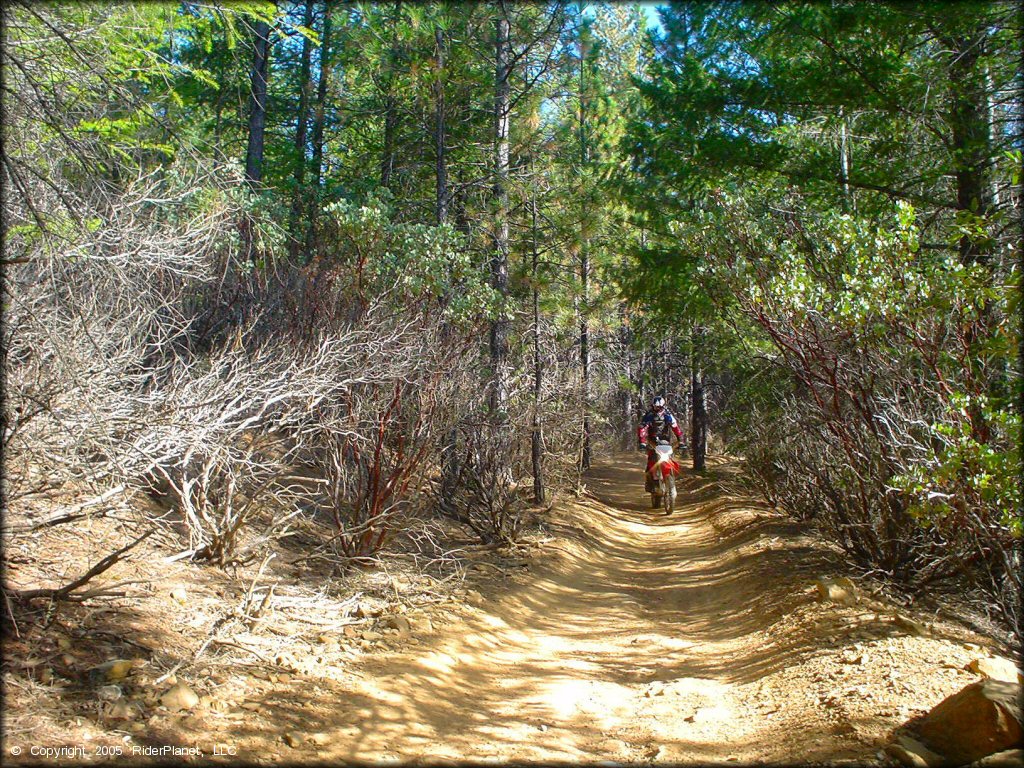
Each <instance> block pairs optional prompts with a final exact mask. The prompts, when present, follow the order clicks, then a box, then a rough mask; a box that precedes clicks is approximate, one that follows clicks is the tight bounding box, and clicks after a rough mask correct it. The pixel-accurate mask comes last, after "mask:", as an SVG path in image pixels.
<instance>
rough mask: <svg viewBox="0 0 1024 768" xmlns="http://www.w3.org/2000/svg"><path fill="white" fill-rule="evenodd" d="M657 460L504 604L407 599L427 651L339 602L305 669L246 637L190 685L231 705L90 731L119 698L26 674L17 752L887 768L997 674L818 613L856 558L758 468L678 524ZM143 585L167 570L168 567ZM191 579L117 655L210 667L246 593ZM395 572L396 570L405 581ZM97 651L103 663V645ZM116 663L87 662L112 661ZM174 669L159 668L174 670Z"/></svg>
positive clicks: (573, 504) (512, 571)
mask: <svg viewBox="0 0 1024 768" xmlns="http://www.w3.org/2000/svg"><path fill="white" fill-rule="evenodd" d="M641 461H642V457H640V456H639V455H636V454H630V455H620V456H617V457H611V458H610V459H608V460H605V461H603V462H602V463H600V464H599V465H598V466H597V467H596V468H595V469H594V470H593V471H592V472H590V473H589V475H588V478H587V487H588V493H587V495H586V496H585V497H584V498H583V499H581V500H579V501H567V502H563V503H560V504H558V505H557V506H556V507H555V509H553V510H552V511H551V513H550V515H545V520H544V524H543V527H544V528H545V529H546V534H545V535H544V536H542V537H538V536H531V538H532V541H531V542H529V543H528V546H527V547H525V548H522V549H520V550H518V551H516V552H514V553H505V554H504V555H501V554H499V553H494V554H488V553H478V554H482V555H483V559H482V561H479V560H478V561H477V567H476V568H474V569H471V570H470V572H469V577H468V579H467V581H468V582H469V583H468V584H467V586H471V587H472V588H473V589H474V590H479V593H482V596H481V594H477V593H474V592H471V593H469V595H453V594H451V591H450V589H449V590H448V591H447V592H444V593H441V592H438V593H436V594H434V602H429V603H424V602H422V601H421V602H420V603H417V602H416V601H415V600H411V599H409V598H407V597H406V596H405V595H402V594H400V587H399V586H397V584H398V582H397V581H390V584H391V586H390V588H389V589H390V591H391V592H392V593H393V594H392V598H393V599H392V600H391V601H390V602H389V603H388V606H389V607H388V608H387V609H386V610H387V611H389V612H390V611H393V610H394V611H400V610H406V611H407V613H406V617H407V618H408V619H410V620H411V621H412V632H411V635H408V636H406V635H401V636H398V635H396V633H395V632H394V631H391V633H390V634H386V632H387V630H385V629H384V627H385V625H386V619H385V617H382V618H380V619H373V618H362V619H359V620H358V621H357V623H355V624H352V623H350V622H349V621H346V616H345V614H344V613H341V614H339V613H338V609H337V607H335V608H331V607H330V605H329V604H328V603H323V604H319V603H316V602H310V603H308V604H309V606H310V608H309V611H310V615H309V616H308V617H307V618H308V619H310V620H313V621H314V622H315V623H317V622H318V623H320V624H322V625H326V624H334V625H335V626H336V627H337V626H339V625H338V621H339V620H341V626H342V627H343V629H344V630H345V631H344V632H342V631H340V630H338V629H335V630H332V632H334V634H332V635H331V637H325V636H324V635H320V636H319V637H318V638H307V637H306V636H304V635H303V636H302V637H301V638H300V637H297V636H294V634H295V632H297V630H296V629H295V628H294V626H293V625H287V624H285V625H280V624H279V622H278V623H277V624H276V625H275V622H277V620H276V619H273V618H272V619H268V624H269V625H270V626H268V627H267V628H266V629H267V631H268V632H269V634H268V635H267V636H266V638H265V640H266V641H267V642H271V643H273V642H278V643H284V642H288V643H290V647H291V648H292V650H291V651H290V652H291V653H293V654H297V655H298V656H299V657H301V658H299V659H298V661H299V662H300V663H299V664H298V665H297V667H298V668H291V669H292V674H281V673H282V671H283V670H282V669H280V668H279V667H277V666H274V665H273V664H274V663H276V662H271V661H270V660H267V663H262V664H257V663H255V662H253V661H252V660H251V659H252V655H251V654H250V653H249V652H248V650H247V648H248V646H247V645H245V644H244V643H243V644H241V645H237V646H233V647H232V644H231V642H228V643H227V645H228V646H229V650H236V651H240V652H242V653H243V654H244V656H243V657H242V658H239V659H234V660H230V659H227V658H220V659H218V660H217V661H216V663H209V664H208V665H207V664H205V663H204V662H200V663H198V664H192V665H190V666H188V667H186V668H185V669H183V670H181V675H182V679H183V680H184V681H185V682H187V683H188V685H190V686H192V687H193V688H195V689H196V690H197V691H199V692H200V693H203V694H205V695H204V701H207V700H208V701H209V702H211V703H209V704H201V705H200V706H198V707H195V708H194V709H192V710H191V711H187V712H168V711H167V710H166V709H163V708H159V707H157V706H156V702H155V701H153V700H140V699H139V698H138V697H139V696H145V695H146V694H147V692H148V693H150V694H153V695H154V696H155V693H156V692H157V691H158V690H160V689H158V688H154V684H152V683H150V684H148V685H145V684H142V683H140V684H139V685H138V686H136V687H137V688H138V690H139V692H138V693H132V694H131V696H132V697H133V698H132V701H133V702H135V704H133V706H142V705H143V704H144V705H145V706H144V707H142V709H143V710H144V714H142V715H141V716H140V717H139V718H138V719H137V720H136V721H134V722H131V723H130V724H129V723H126V722H118V721H111V720H105V719H103V718H97V717H96V715H95V714H93V715H89V712H90V711H92V712H93V713H96V712H97V711H98V710H97V709H96V706H97V704H96V696H97V692H96V691H94V690H92V689H91V688H89V687H84V688H82V687H79V688H74V687H72V683H71V682H70V680H71V678H72V677H73V672H68V673H65V674H66V675H67V676H68V680H69V682H66V683H64V684H63V686H61V687H60V688H61V689H64V690H66V693H65V694H63V695H65V696H71V697H72V698H71V699H69V700H68V701H67V702H63V703H62V702H61V699H60V698H59V697H58V687H55V688H54V689H52V690H51V689H50V688H48V687H47V686H46V685H41V684H39V683H35V682H32V681H31V680H28V679H25V678H19V679H17V680H15V678H13V677H10V676H9V678H10V681H11V682H12V683H14V682H16V683H17V685H15V686H14V687H13V688H12V690H13V691H14V693H15V694H17V695H18V696H20V697H21V698H19V699H18V702H19V703H18V704H17V708H18V712H19V713H20V717H19V718H17V719H16V721H15V725H17V727H16V728H13V729H11V728H8V735H9V736H10V735H11V734H14V740H12V741H11V744H10V745H9V746H10V747H11V748H15V747H17V748H21V749H24V750H25V754H26V756H27V755H28V751H27V750H28V749H29V747H30V746H31V745H32V744H33V743H39V744H52V745H64V744H70V745H82V744H93V745H95V744H101V743H106V744H112V745H122V744H123V745H127V746H126V747H125V749H126V750H127V749H129V748H131V747H132V746H133V745H145V746H148V747H152V748H159V747H162V746H163V745H177V746H181V747H196V748H198V749H200V750H202V752H203V756H202V757H201V758H199V759H200V760H207V759H211V758H212V759H214V760H226V761H227V762H237V761H239V760H242V761H245V762H261V763H279V762H288V763H297V762H305V761H322V760H326V761H331V762H340V761H345V760H359V761H374V762H377V761H392V760H400V761H413V760H425V761H431V762H434V761H438V760H444V759H454V760H459V761H482V760H489V759H495V760H500V761H520V760H537V761H543V762H545V763H549V762H552V761H570V762H595V761H615V762H635V761H657V762H672V763H677V762H695V763H701V764H706V763H717V762H722V763H725V764H730V763H731V764H735V763H764V762H779V763H783V764H794V763H801V764H806V763H813V762H826V761H827V762H830V763H841V762H843V761H850V762H852V763H855V764H858V765H862V764H869V763H871V762H879V758H878V757H877V754H878V752H879V749H880V748H881V747H882V746H884V744H886V743H887V741H888V739H889V738H890V735H891V733H892V731H893V729H895V728H896V727H898V726H899V725H901V724H902V723H904V722H905V721H906V720H908V719H909V718H911V717H913V716H915V715H917V714H920V713H923V712H925V711H927V710H928V709H930V708H931V707H932V706H934V705H935V704H936V703H938V702H939V701H940V700H942V699H943V698H945V697H946V696H948V695H950V694H951V693H954V692H956V691H958V690H960V689H961V688H962V687H963V686H964V685H966V684H967V683H969V682H971V681H972V680H973V679H975V678H974V677H973V676H972V675H971V674H970V673H968V672H966V671H964V669H963V668H964V666H965V664H966V663H967V662H969V661H970V660H971V659H972V658H977V657H978V656H979V655H986V653H985V651H984V650H983V649H982V648H981V646H980V645H975V646H971V645H970V644H969V643H968V642H967V641H968V640H971V641H973V642H975V643H979V644H984V643H986V641H985V640H984V639H983V638H980V637H977V636H974V635H971V634H970V633H968V632H966V631H965V630H963V629H961V628H959V627H956V626H951V625H948V624H943V623H941V622H935V623H934V624H933V626H932V629H931V630H930V632H929V633H928V634H927V635H919V634H912V633H911V632H912V629H913V627H912V626H911V632H908V630H907V626H908V625H907V624H906V623H904V624H902V625H901V624H899V623H897V622H895V621H894V620H893V618H892V617H891V616H888V615H886V612H885V611H884V610H883V611H877V610H872V609H869V608H867V607H866V606H865V605H864V604H863V603H862V604H861V605H856V606H841V605H838V604H835V603H820V602H818V601H817V600H816V599H815V594H816V590H815V588H814V579H815V577H817V576H821V575H833V576H838V575H843V574H844V569H843V567H842V559H841V557H839V556H838V554H837V553H836V552H835V551H833V550H830V549H828V548H825V547H823V546H822V545H821V544H820V543H819V542H817V541H816V540H815V539H814V538H813V537H812V536H809V535H808V534H807V532H806V531H804V530H803V529H802V528H801V527H800V526H799V525H797V524H795V523H793V522H792V521H789V520H788V519H787V518H785V517H782V516H780V515H777V514H773V513H771V511H770V510H768V509H766V508H765V507H764V506H763V505H760V504H758V503H756V502H753V501H751V500H750V499H749V498H738V497H733V496H730V495H729V493H727V492H726V491H725V490H723V486H722V483H721V481H722V480H723V479H724V478H726V477H728V476H730V475H732V474H733V473H735V472H736V471H737V470H736V467H735V465H734V464H731V463H728V462H725V461H720V460H712V461H711V462H710V464H709V471H708V472H707V473H706V474H705V475H702V476H698V475H695V474H693V473H691V472H686V473H685V474H684V476H683V477H682V478H681V482H680V483H679V491H680V493H679V500H678V506H677V511H676V512H675V514H673V515H672V516H671V517H666V516H665V515H664V514H663V513H662V512H661V511H660V510H651V509H649V508H648V504H649V501H648V497H645V496H644V494H643V493H642V477H641V471H640V463H641ZM152 562H159V558H155V557H154V558H153V559H152ZM138 567H140V568H144V567H148V568H150V571H152V572H150V571H147V572H146V574H144V575H145V576H146V578H150V579H155V578H156V577H157V575H158V574H157V573H156V571H153V570H152V569H153V568H155V567H159V566H152V564H151V563H149V561H144V562H142V563H140V565H139V566H138ZM176 567H177V568H178V572H174V573H168V574H166V575H165V576H166V579H170V580H172V581H182V580H184V579H188V580H189V584H190V587H189V590H190V591H189V595H190V597H189V600H188V603H187V605H184V604H183V605H177V604H176V603H173V601H172V602H168V600H169V598H167V597H166V596H164V597H161V595H162V594H163V593H166V592H167V590H168V589H169V587H170V582H167V583H164V582H161V583H160V585H159V586H158V587H155V588H154V592H153V597H152V599H150V600H148V601H145V602H144V601H136V602H137V604H135V603H133V605H134V608H133V609H132V612H131V614H130V615H129V616H128V618H129V619H130V620H131V621H130V623H129V624H127V625H126V624H124V622H123V621H121V619H119V618H118V617H121V614H120V613H118V612H116V611H114V612H113V613H110V614H108V615H109V616H110V617H112V618H111V620H112V621H113V620H114V619H118V621H121V623H120V624H116V625H113V626H111V627H110V629H111V630H114V629H115V628H116V629H117V631H116V632H115V633H114V634H111V635H110V637H114V636H120V635H121V634H125V636H128V635H131V636H132V637H135V638H137V640H135V641H133V642H136V644H138V643H139V642H143V641H144V642H143V644H142V645H138V648H140V649H141V648H144V647H146V646H149V647H159V648H163V649H164V653H165V654H167V652H168V651H170V650H173V649H174V648H175V646H174V644H173V643H174V639H173V637H174V635H178V634H179V633H180V635H181V642H183V643H184V642H185V641H186V639H187V641H188V642H189V643H191V645H183V646H182V647H181V648H180V649H179V650H178V651H177V654H178V656H179V657H180V658H194V657H195V656H197V655H198V654H197V651H196V646H199V645H200V641H201V640H203V638H204V637H208V636H212V635H209V634H208V633H210V632H214V631H215V626H214V624H213V623H212V622H213V617H215V616H217V615H219V614H217V611H218V610H220V611H221V612H222V611H223V606H224V601H225V599H227V595H228V593H227V591H225V590H227V589H228V587H229V586H230V585H228V584H226V583H222V582H223V580H224V575H223V574H220V573H219V572H217V574H214V572H213V571H210V572H209V573H208V574H207V575H208V576H209V579H208V580H209V583H208V584H205V586H203V585H201V583H200V580H199V579H198V577H199V576H200V575H202V574H203V573H206V571H197V570H196V569H195V568H194V567H193V568H191V569H189V568H188V567H187V566H186V565H184V564H176ZM381 568H382V569H383V571H382V572H381V573H380V574H376V573H374V574H372V575H374V576H376V575H379V576H381V577H385V578H386V579H388V580H390V579H391V578H392V577H391V576H390V575H389V574H388V573H387V572H386V571H387V565H386V564H384V563H382V564H381ZM214 575H217V578H216V579H214V578H213V576H214ZM275 578H276V577H275ZM284 589H285V586H282V591H283V590H284ZM467 598H469V599H467ZM101 613H102V612H101V611H96V610H94V611H92V613H90V614H89V616H88V617H87V618H89V620H90V622H92V623H90V626H94V628H95V626H102V625H98V624H96V622H99V621H103V620H104V619H103V618H102V616H101ZM105 615H107V614H105ZM133 617H134V618H133ZM917 618H918V619H920V618H921V617H917ZM352 621H355V620H354V619H353V620H352ZM289 627H291V628H289ZM89 631H93V630H89ZM161 633H163V634H161ZM370 635H373V638H372V640H371V638H370ZM89 637H93V635H89ZM262 637H263V636H262V635H260V636H259V637H257V636H256V635H253V636H252V637H251V638H250V639H249V640H247V641H246V643H255V642H257V640H260V638H262ZM329 641H330V642H333V643H334V648H335V651H334V652H328V651H327V650H326V648H327V647H328V645H329ZM76 642H79V641H76ZM81 642H83V643H84V642H85V641H81ZM239 642H241V641H239ZM89 643H90V645H89V648H88V649H85V648H83V649H80V650H77V651H76V653H77V654H78V656H79V657H81V656H82V654H83V653H84V652H85V651H86V650H90V649H91V650H96V649H94V648H92V646H93V645H95V641H93V640H90V641H89ZM133 647H134V646H133ZM76 648H77V646H76V645H74V644H72V650H75V649H76ZM126 652H127V653H130V651H122V653H126ZM56 653H58V655H59V653H60V651H59V650H58V651H56ZM101 653H102V652H100V651H97V652H96V654H94V655H95V656H97V657H96V658H93V659H92V660H91V661H86V660H85V659H82V658H79V660H78V661H74V662H73V663H74V664H75V665H79V666H81V665H87V664H94V663H97V662H98V661H100V660H102V658H103V656H102V655H99V654H101ZM107 653H108V655H109V651H108V652H107ZM171 659H173V656H167V657H166V658H165V659H164V660H163V661H162V663H161V664H156V663H155V661H156V659H155V658H154V659H153V660H152V661H149V662H146V663H144V664H143V667H142V669H143V671H144V672H146V673H147V674H149V675H151V676H152V675H155V674H157V673H159V672H160V671H161V670H162V669H165V668H166V666H167V665H168V664H169V663H170V660H171ZM54 663H55V664H56V662H54ZM69 663H71V662H69ZM170 684H171V683H170V682H168V683H165V685H170ZM131 690H135V689H134V688H133V689H131ZM33 692H34V693H33ZM29 694H31V696H30V695H29ZM214 705H216V706H214ZM76 707H77V709H76ZM90 708H91V710H90ZM44 712H45V713H46V717H45V718H44V717H43V713H44ZM32 713H35V714H32ZM62 713H63V714H62ZM7 725H8V726H10V725H11V723H10V722H7ZM33 739H34V740H35V741H33ZM11 754H12V755H13V754H15V753H13V752H12V753H11ZM88 754H89V755H93V752H92V751H90V752H88ZM108 754H109V753H108ZM124 754H126V755H128V754H131V752H129V751H126V752H124ZM218 755H219V756H220V757H219V758H218V757H217V756H218ZM94 756H95V755H94ZM138 759H139V760H144V758H143V757H140V758H138Z"/></svg>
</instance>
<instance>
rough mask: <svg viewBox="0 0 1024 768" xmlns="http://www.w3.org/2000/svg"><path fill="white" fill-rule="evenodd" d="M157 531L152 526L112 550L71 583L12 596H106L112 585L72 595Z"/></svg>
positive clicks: (76, 597)
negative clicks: (133, 539) (128, 542)
mask: <svg viewBox="0 0 1024 768" xmlns="http://www.w3.org/2000/svg"><path fill="white" fill-rule="evenodd" d="M155 531H156V529H155V528H151V529H150V530H148V531H146V532H145V533H144V534H142V535H141V536H139V538H137V539H135V541H133V542H131V543H130V544H128V545H127V546H124V547H121V549H119V550H117V551H116V552H112V553H111V554H109V555H107V556H106V557H104V558H103V559H102V560H100V561H99V562H98V563H96V565H94V566H93V567H92V568H90V569H89V570H88V571H86V572H85V573H84V574H82V575H81V576H79V577H78V578H77V579H75V580H74V581H72V582H71V583H70V584H65V585H64V586H63V587H56V588H51V589H26V590H14V591H12V593H11V596H12V597H13V598H14V599H16V600H19V601H22V602H25V601H28V600H35V599H36V598H44V599H47V600H84V599H86V598H87V597H99V596H104V592H105V591H106V589H110V587H108V588H103V589H93V590H89V591H88V592H85V593H83V594H81V595H72V593H73V592H74V591H75V590H76V589H78V588H79V587H82V586H85V585H86V584H87V583H88V582H89V581H91V580H92V579H94V578H95V577H96V576H99V575H100V574H101V573H103V572H104V571H107V570H110V569H111V568H112V567H114V565H116V564H117V563H118V562H119V561H120V560H122V559H123V558H124V555H125V554H126V553H127V552H128V551H129V550H131V549H134V548H135V547H136V546H138V545H139V544H141V543H142V542H143V541H144V540H146V539H148V538H149V537H150V536H151V535H152V534H153V533H154V532H155ZM123 583H127V582H122V584H123ZM115 586H120V585H115ZM106 596H109V595H106Z"/></svg>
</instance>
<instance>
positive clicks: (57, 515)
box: [4, 485, 126, 533]
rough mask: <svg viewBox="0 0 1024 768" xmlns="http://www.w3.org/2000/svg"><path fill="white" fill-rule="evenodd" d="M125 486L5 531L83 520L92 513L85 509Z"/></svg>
mask: <svg viewBox="0 0 1024 768" xmlns="http://www.w3.org/2000/svg"><path fill="white" fill-rule="evenodd" d="M125 488H126V486H124V485H119V486H117V487H116V488H111V489H110V490H108V491H105V492H104V493H101V494H100V495H99V496H96V497H94V498H91V499H87V500H85V501H83V502H81V503H80V504H75V505H74V506H73V507H68V508H67V509H62V510H59V511H58V512H54V513H52V514H49V515H47V516H46V517H44V518H42V519H41V520H36V521H34V522H31V523H23V524H21V525H12V526H7V527H6V528H5V529H4V531H5V533H25V532H30V531H38V530H39V529H40V528H48V527H50V526H53V525H62V524H64V523H70V522H73V521H75V520H81V519H82V518H83V517H87V516H88V515H89V514H90V513H88V512H86V511H85V510H87V509H88V508H89V507H94V506H96V505H97V504H102V503H103V502H104V501H107V500H108V499H110V498H111V497H113V496H116V495H117V494H119V493H123V492H124V490H125ZM110 511H111V510H110V509H105V510H103V514H101V515H100V516H101V517H102V516H103V515H105V514H106V513H107V512H110Z"/></svg>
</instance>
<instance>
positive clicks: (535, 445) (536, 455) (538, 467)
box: [530, 161, 544, 504]
mask: <svg viewBox="0 0 1024 768" xmlns="http://www.w3.org/2000/svg"><path fill="white" fill-rule="evenodd" d="M530 165H531V170H532V166H533V163H532V161H531V163H530ZM532 202H533V205H532V211H531V214H532V216H531V224H532V230H533V264H532V267H533V269H532V273H531V275H532V278H533V434H532V440H531V456H532V461H533V503H534V504H543V503H544V467H543V461H542V460H543V456H544V452H543V443H544V436H543V432H542V426H543V425H542V423H541V418H540V401H541V391H542V385H543V383H544V370H543V368H542V366H541V357H540V285H539V283H538V268H539V265H540V249H539V248H538V247H537V191H536V187H534V188H533V200H532Z"/></svg>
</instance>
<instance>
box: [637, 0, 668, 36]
mask: <svg viewBox="0 0 1024 768" xmlns="http://www.w3.org/2000/svg"><path fill="white" fill-rule="evenodd" d="M659 5H664V3H658V2H648V3H640V7H641V8H643V10H644V15H645V16H647V28H648V29H650V28H651V27H659V28H660V27H661V22H659V21H658V10H657V9H658V6H659Z"/></svg>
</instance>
